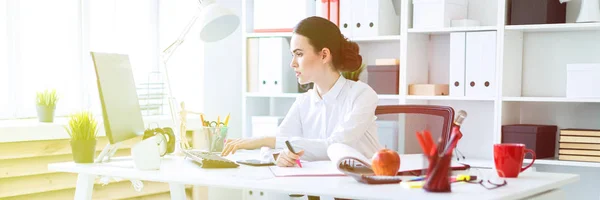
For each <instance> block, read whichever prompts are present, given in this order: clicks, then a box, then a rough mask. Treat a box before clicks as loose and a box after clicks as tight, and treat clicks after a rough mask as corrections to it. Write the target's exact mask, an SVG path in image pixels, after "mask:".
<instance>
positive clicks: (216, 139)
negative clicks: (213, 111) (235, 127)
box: [201, 126, 229, 152]
mask: <svg viewBox="0 0 600 200" xmlns="http://www.w3.org/2000/svg"><path fill="white" fill-rule="evenodd" d="M228 130H229V127H226V126H224V127H202V130H201V133H202V136H203V138H204V140H205V141H206V145H207V147H206V149H207V150H208V151H210V152H221V151H223V146H224V143H225V140H226V139H227V131H228Z"/></svg>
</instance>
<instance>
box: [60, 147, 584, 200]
mask: <svg viewBox="0 0 600 200" xmlns="http://www.w3.org/2000/svg"><path fill="white" fill-rule="evenodd" d="M256 157H257V154H255V153H251V152H243V151H239V152H238V153H236V154H235V155H231V156H228V158H229V159H231V160H238V159H247V158H256ZM403 162H409V161H407V160H403ZM48 168H49V170H52V171H60V172H71V173H87V174H94V175H100V176H111V177H119V178H124V179H132V180H146V181H156V182H169V183H180V184H190V185H205V186H215V187H224V188H237V189H244V188H245V189H256V190H263V191H273V192H280V193H290V194H291V193H294V194H307V195H321V196H334V197H339V198H354V199H390V198H403V199H425V198H426V199H463V200H464V199H519V198H524V197H528V196H532V195H535V194H538V193H541V192H544V191H548V190H552V189H554V188H560V187H562V186H564V185H567V184H569V183H573V182H576V181H578V180H579V176H578V175H575V174H558V173H541V172H524V173H522V174H521V175H519V178H516V179H506V180H507V183H508V184H507V185H506V186H504V187H501V188H497V189H494V190H487V189H485V188H483V187H482V186H480V185H478V184H465V183H458V184H453V185H452V192H451V193H429V192H425V191H424V190H422V189H406V188H403V187H401V185H400V184H388V185H366V184H363V183H359V182H357V181H355V180H354V179H352V178H351V177H347V176H340V177H274V176H273V175H272V173H271V171H270V170H269V169H268V168H267V167H252V166H245V165H241V166H240V167H239V168H234V169H202V168H200V167H199V166H198V165H196V164H195V163H194V162H192V161H191V160H186V159H184V158H183V157H175V156H168V157H165V158H163V161H162V163H161V169H160V170H150V171H141V170H137V169H134V168H133V162H132V161H131V160H130V159H128V158H123V159H121V160H119V158H116V159H115V160H113V161H111V162H109V163H102V164H75V163H73V162H64V163H54V164H50V165H49V166H48ZM489 172H490V173H491V172H492V171H489Z"/></svg>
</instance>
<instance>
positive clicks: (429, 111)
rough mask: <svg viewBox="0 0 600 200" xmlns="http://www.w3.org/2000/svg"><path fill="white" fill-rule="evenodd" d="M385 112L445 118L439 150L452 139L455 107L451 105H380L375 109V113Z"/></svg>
mask: <svg viewBox="0 0 600 200" xmlns="http://www.w3.org/2000/svg"><path fill="white" fill-rule="evenodd" d="M385 114H424V115H433V116H439V117H442V118H443V124H442V126H443V127H442V133H441V138H442V141H441V144H440V145H439V146H438V150H440V151H441V150H442V149H443V148H444V146H446V143H448V141H449V140H450V133H451V131H452V126H453V122H454V109H453V108H452V107H450V106H438V105H380V106H377V108H376V109H375V115H385Z"/></svg>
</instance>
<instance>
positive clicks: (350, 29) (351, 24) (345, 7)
mask: <svg viewBox="0 0 600 200" xmlns="http://www.w3.org/2000/svg"><path fill="white" fill-rule="evenodd" d="M340 29H341V31H342V34H344V36H346V37H348V38H356V37H374V36H382V35H399V34H400V13H397V12H396V9H395V5H394V3H393V2H392V0H352V1H349V0H347V1H340Z"/></svg>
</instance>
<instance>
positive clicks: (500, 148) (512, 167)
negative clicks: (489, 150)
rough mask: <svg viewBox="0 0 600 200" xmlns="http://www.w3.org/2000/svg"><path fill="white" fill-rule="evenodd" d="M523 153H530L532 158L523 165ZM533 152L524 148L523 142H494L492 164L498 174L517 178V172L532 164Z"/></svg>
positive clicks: (533, 160)
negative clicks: (527, 163)
mask: <svg viewBox="0 0 600 200" xmlns="http://www.w3.org/2000/svg"><path fill="white" fill-rule="evenodd" d="M525 153H531V155H532V158H533V159H532V160H531V163H529V165H527V166H526V167H523V160H524V159H525ZM534 162H535V152H534V151H533V150H531V149H527V148H525V144H520V143H504V144H494V164H495V166H496V172H497V173H498V176H500V177H504V178H517V177H518V176H519V174H520V173H521V172H523V171H525V170H527V169H528V168H529V167H531V166H532V165H533V163H534Z"/></svg>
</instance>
